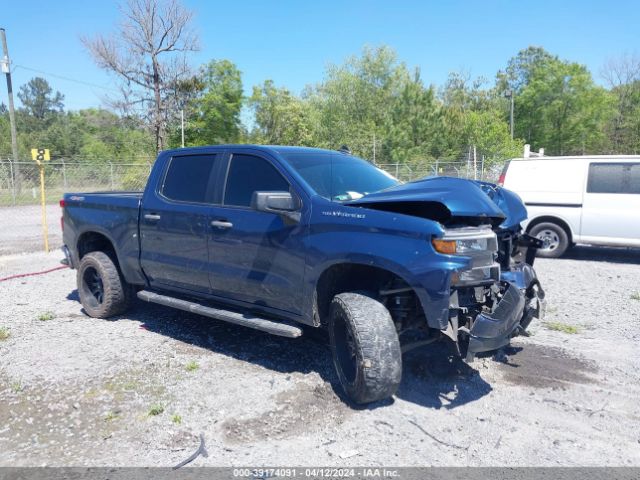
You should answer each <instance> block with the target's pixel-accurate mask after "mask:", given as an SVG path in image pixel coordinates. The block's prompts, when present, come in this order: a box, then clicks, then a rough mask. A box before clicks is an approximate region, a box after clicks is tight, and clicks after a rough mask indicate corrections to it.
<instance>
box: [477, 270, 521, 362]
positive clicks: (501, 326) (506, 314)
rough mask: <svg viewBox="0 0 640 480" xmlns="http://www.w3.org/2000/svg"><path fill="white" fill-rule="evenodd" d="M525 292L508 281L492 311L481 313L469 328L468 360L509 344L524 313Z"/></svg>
mask: <svg viewBox="0 0 640 480" xmlns="http://www.w3.org/2000/svg"><path fill="white" fill-rule="evenodd" d="M524 307H525V294H524V292H522V291H521V290H520V289H518V288H517V287H516V286H515V285H513V284H511V283H508V284H507V287H506V290H505V292H504V294H503V296H502V298H501V299H500V301H499V302H498V305H496V307H495V308H494V309H493V311H492V312H491V313H480V314H478V316H477V317H476V318H475V320H474V322H473V326H472V327H471V330H469V346H468V347H467V357H466V360H467V361H471V360H473V357H474V356H475V354H476V353H480V352H487V351H490V350H496V349H498V348H500V347H504V346H505V345H508V344H509V342H510V340H511V337H513V336H514V335H515V334H516V332H517V330H518V328H519V326H520V320H521V319H522V317H523V314H524Z"/></svg>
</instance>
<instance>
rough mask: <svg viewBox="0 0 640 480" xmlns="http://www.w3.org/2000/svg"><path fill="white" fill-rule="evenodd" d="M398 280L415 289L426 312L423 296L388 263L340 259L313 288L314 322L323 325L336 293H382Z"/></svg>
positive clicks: (320, 276)
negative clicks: (380, 264)
mask: <svg viewBox="0 0 640 480" xmlns="http://www.w3.org/2000/svg"><path fill="white" fill-rule="evenodd" d="M394 282H397V284H399V285H404V286H406V288H409V289H411V292H412V293H413V294H414V295H415V296H416V298H417V299H418V304H419V306H420V309H422V313H424V310H423V308H422V299H421V298H420V296H419V294H418V292H417V290H416V289H415V288H414V287H413V286H412V285H411V282H410V281H409V280H408V279H407V278H406V277H405V275H403V274H402V273H401V272H398V271H395V270H394V269H391V268H388V267H386V266H379V265H371V264H370V263H358V262H353V261H344V262H336V263H332V264H330V265H328V266H326V267H325V268H324V270H322V272H321V273H320V275H318V277H317V280H316V282H315V288H314V290H313V292H314V302H313V303H314V305H313V323H314V325H316V326H317V325H320V324H321V323H322V322H323V321H324V320H325V319H326V318H327V316H328V313H329V309H330V306H331V301H332V299H333V297H334V296H335V295H337V294H339V293H345V292H351V291H356V290H361V291H362V290H365V291H375V292H376V293H379V291H380V289H381V288H382V287H384V286H385V285H392V284H393V283H394Z"/></svg>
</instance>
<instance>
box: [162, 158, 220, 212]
mask: <svg viewBox="0 0 640 480" xmlns="http://www.w3.org/2000/svg"><path fill="white" fill-rule="evenodd" d="M215 162H216V155H215V154H210V155H185V156H176V157H172V158H171V160H170V161H169V168H167V172H166V173H165V176H164V180H163V182H162V186H161V187H160V193H161V194H162V196H164V197H165V198H167V199H169V200H174V201H177V202H189V203H211V193H212V192H208V189H209V183H210V180H211V172H212V171H213V166H214V164H215Z"/></svg>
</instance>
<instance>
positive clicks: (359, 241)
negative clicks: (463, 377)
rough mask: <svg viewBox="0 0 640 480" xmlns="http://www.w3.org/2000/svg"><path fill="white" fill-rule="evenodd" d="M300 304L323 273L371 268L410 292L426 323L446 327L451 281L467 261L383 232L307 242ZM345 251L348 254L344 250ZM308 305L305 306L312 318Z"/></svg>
mask: <svg viewBox="0 0 640 480" xmlns="http://www.w3.org/2000/svg"><path fill="white" fill-rule="evenodd" d="M308 246H309V250H308V251H309V252H311V255H310V257H309V262H308V263H307V265H308V267H307V268H308V271H307V272H306V275H305V278H306V279H307V282H306V295H305V298H309V299H313V298H314V295H313V294H314V292H315V291H316V287H317V283H318V280H319V279H320V276H321V275H322V273H323V272H324V271H326V270H327V269H328V268H330V267H332V266H335V265H338V264H356V265H366V266H370V267H377V268H380V269H383V270H386V271H389V272H391V273H393V274H394V275H396V276H398V277H400V278H401V279H402V280H404V281H405V282H406V283H407V284H408V285H409V286H410V287H411V288H413V290H414V291H415V292H416V295H417V296H418V299H419V300H420V303H421V305H422V308H423V310H424V313H425V316H426V318H427V323H428V325H429V326H430V327H431V328H436V329H439V330H442V329H445V328H446V327H447V323H448V319H449V298H450V284H451V275H452V274H453V273H454V272H456V271H458V270H462V269H466V268H469V263H470V259H469V258H466V257H451V256H445V255H440V254H438V253H437V252H435V251H434V250H433V248H432V246H431V242H430V241H428V240H427V238H424V237H421V238H411V237H401V236H397V235H394V234H392V233H383V232H379V231H378V232H368V231H363V232H335V231H334V232H331V234H329V233H328V232H327V233H325V234H315V235H311V236H310V237H309V244H308ZM347 247H348V249H347ZM312 311H313V303H312V302H309V303H308V305H305V313H306V315H312Z"/></svg>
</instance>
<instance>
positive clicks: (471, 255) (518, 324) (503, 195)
mask: <svg viewBox="0 0 640 480" xmlns="http://www.w3.org/2000/svg"><path fill="white" fill-rule="evenodd" d="M348 204H349V205H353V206H358V207H365V208H370V209H376V210H383V211H388V212H393V213H398V214H403V215H410V216H414V217H422V218H425V219H428V220H431V221H435V222H438V224H439V225H440V226H442V228H443V229H444V235H439V236H437V237H434V238H432V245H433V249H434V250H435V252H437V253H439V254H441V255H444V256H446V257H444V258H448V259H449V260H451V261H444V262H443V264H442V265H443V267H444V268H445V269H447V270H449V269H450V270H449V271H448V272H447V273H446V274H445V276H446V277H447V279H448V281H445V282H443V283H438V282H433V281H430V285H429V288H427V289H426V290H427V291H428V293H427V295H426V296H425V298H424V299H423V300H422V307H423V310H424V317H423V322H422V325H423V326H425V327H427V328H428V338H427V339H426V340H421V341H416V342H412V343H408V344H406V345H405V346H403V351H408V350H410V349H412V348H415V347H417V346H420V345H424V344H426V343H428V342H431V341H436V340H437V339H438V338H442V335H444V336H445V337H448V338H450V339H451V340H452V341H453V344H454V345H455V348H456V350H457V352H458V353H459V354H460V355H461V356H463V357H464V358H466V359H467V360H468V361H471V360H472V359H473V358H474V356H475V355H476V354H477V353H480V352H486V351H491V350H495V349H498V348H500V347H503V346H505V345H508V344H509V341H510V339H511V338H512V337H514V336H516V335H519V334H522V333H524V332H525V330H526V329H527V327H528V326H529V324H530V323H531V321H532V320H533V319H534V318H539V319H541V318H542V317H543V316H544V311H545V302H544V291H543V289H542V287H541V285H540V282H539V281H538V278H537V276H536V272H535V270H534V269H533V262H534V259H535V255H536V249H537V248H540V247H541V242H540V241H539V240H537V239H536V238H533V237H531V236H529V235H527V234H525V233H523V232H522V228H521V226H520V225H521V222H522V221H523V220H525V219H526V218H527V210H526V208H525V206H524V204H523V202H522V200H521V199H520V198H519V197H518V195H517V194H515V193H514V192H511V191H509V190H506V189H504V188H502V187H499V186H497V185H494V184H491V183H487V182H479V181H470V180H464V179H459V178H448V177H430V178H425V179H422V180H418V181H415V182H410V183H407V184H401V185H398V186H396V187H393V188H389V189H386V190H383V191H380V192H376V193H373V194H369V195H365V196H364V197H362V198H361V199H358V200H355V201H351V202H348ZM460 265H465V266H464V267H460ZM425 285H426V282H425ZM434 285H435V287H434ZM410 290H411V289H410V288H408V286H406V288H404V289H401V290H398V289H397V288H395V286H394V288H391V287H390V289H386V290H385V291H383V292H381V295H382V296H383V298H387V297H388V300H386V305H387V306H388V308H389V309H390V312H391V314H392V316H393V317H394V319H395V320H396V323H397V324H398V325H399V326H398V330H399V332H400V333H404V332H405V331H407V330H410V329H411V328H413V327H416V322H411V321H408V320H407V318H408V317H410V316H411V315H409V314H408V313H407V312H412V311H413V310H411V309H410V308H408V307H406V305H411V304H415V300H414V301H413V303H412V301H411V296H410V293H409V291H410ZM400 291H401V292H402V297H400V296H399V294H398V293H397V292H400ZM447 300H448V302H447ZM447 306H448V309H447ZM414 310H415V308H414ZM447 312H448V318H447ZM424 320H426V322H425V321H424ZM418 328H419V327H418Z"/></svg>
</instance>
